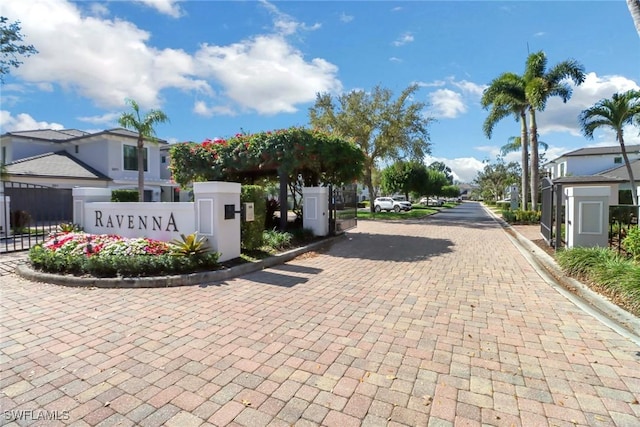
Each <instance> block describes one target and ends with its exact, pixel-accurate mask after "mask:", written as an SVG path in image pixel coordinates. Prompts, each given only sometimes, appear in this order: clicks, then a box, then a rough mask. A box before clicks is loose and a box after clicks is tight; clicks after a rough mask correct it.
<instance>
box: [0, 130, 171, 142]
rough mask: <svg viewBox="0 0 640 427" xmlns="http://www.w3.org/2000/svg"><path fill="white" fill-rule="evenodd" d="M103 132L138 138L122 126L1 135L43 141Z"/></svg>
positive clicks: (67, 139)
mask: <svg viewBox="0 0 640 427" xmlns="http://www.w3.org/2000/svg"><path fill="white" fill-rule="evenodd" d="M104 134H109V135H117V136H124V137H127V138H138V134H137V133H136V132H133V131H130V130H128V129H124V128H114V129H107V130H103V131H101V132H96V133H89V132H84V131H81V130H77V129H63V130H53V129H38V130H25V131H17V132H7V133H5V134H3V135H2V136H15V137H20V138H27V139H40V140H43V141H50V142H68V141H77V140H82V139H84V138H88V137H93V136H97V135H104ZM155 142H158V143H159V144H168V142H167V141H165V140H164V139H160V138H155Z"/></svg>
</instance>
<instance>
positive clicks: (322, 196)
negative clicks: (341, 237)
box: [302, 187, 329, 236]
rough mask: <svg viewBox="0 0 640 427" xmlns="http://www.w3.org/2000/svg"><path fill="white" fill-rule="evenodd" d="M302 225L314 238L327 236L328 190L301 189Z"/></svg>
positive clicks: (320, 188)
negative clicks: (310, 231) (311, 232)
mask: <svg viewBox="0 0 640 427" xmlns="http://www.w3.org/2000/svg"><path fill="white" fill-rule="evenodd" d="M302 200H303V204H304V206H303V208H302V212H303V213H302V224H303V226H304V228H307V229H310V230H312V231H313V234H314V235H315V236H326V235H327V234H329V188H327V187H303V188H302Z"/></svg>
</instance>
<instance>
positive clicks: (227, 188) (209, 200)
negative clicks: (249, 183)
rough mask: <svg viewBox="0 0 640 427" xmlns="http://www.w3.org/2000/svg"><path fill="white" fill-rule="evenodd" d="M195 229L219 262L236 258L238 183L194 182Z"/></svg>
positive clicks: (238, 216)
mask: <svg viewBox="0 0 640 427" xmlns="http://www.w3.org/2000/svg"><path fill="white" fill-rule="evenodd" d="M193 196H194V202H195V211H196V212H195V213H196V217H195V220H196V227H195V228H196V230H197V231H198V234H199V235H201V236H205V237H207V239H208V240H209V245H210V246H211V249H212V250H213V251H214V252H219V253H220V259H219V261H227V260H230V259H233V258H238V257H239V256H240V219H241V218H240V184H239V183H235V182H195V183H193Z"/></svg>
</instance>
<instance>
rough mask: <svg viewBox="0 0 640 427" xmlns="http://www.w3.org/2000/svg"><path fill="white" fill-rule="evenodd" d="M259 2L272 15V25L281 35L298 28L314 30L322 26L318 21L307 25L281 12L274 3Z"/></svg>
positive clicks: (262, 0)
mask: <svg viewBox="0 0 640 427" xmlns="http://www.w3.org/2000/svg"><path fill="white" fill-rule="evenodd" d="M260 4H262V5H263V6H264V7H265V8H266V9H267V10H268V11H269V12H270V13H271V14H272V15H273V16H274V22H273V24H274V27H275V29H276V31H277V32H278V33H279V34H281V35H283V36H289V35H292V34H295V33H297V32H298V31H299V30H305V31H314V30H317V29H319V28H320V27H321V26H322V25H321V24H319V23H315V24H313V25H307V24H305V23H304V22H298V21H296V20H295V19H294V18H293V17H292V16H290V15H287V14H286V13H284V12H281V11H280V10H279V9H278V8H277V7H276V6H275V5H273V4H271V3H269V2H268V1H266V0H260Z"/></svg>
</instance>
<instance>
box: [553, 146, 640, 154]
mask: <svg viewBox="0 0 640 427" xmlns="http://www.w3.org/2000/svg"><path fill="white" fill-rule="evenodd" d="M625 148H626V150H627V153H636V152H640V145H626V146H625ZM621 153H622V150H621V149H620V144H618V145H611V146H607V147H587V148H579V149H577V150H574V151H570V152H568V153H565V154H563V155H562V156H560V157H575V156H599V155H602V154H621Z"/></svg>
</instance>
